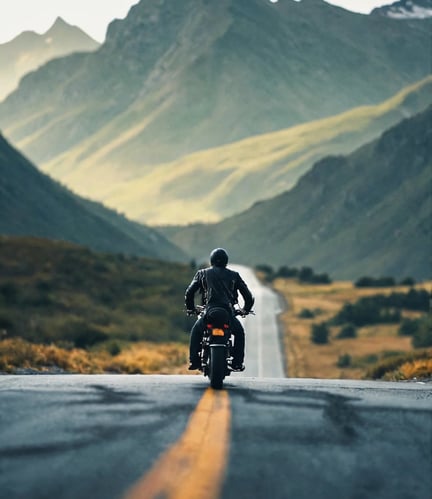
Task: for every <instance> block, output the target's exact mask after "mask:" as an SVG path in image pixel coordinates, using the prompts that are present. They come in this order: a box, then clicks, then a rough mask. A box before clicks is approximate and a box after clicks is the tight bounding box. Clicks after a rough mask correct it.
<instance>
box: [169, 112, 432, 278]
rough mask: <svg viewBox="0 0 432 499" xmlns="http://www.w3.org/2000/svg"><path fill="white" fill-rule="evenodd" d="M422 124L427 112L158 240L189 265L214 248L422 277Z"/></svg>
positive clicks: (425, 254)
mask: <svg viewBox="0 0 432 499" xmlns="http://www.w3.org/2000/svg"><path fill="white" fill-rule="evenodd" d="M431 123H432V106H430V107H429V108H428V109H427V110H426V111H424V112H423V113H420V114H418V115H415V116H414V117H412V118H408V119H405V120H403V121H402V122H401V123H399V124H397V125H396V126H394V127H392V128H390V129H389V130H387V131H386V132H385V133H383V134H382V136H381V137H380V138H379V139H377V140H375V141H373V142H371V143H369V144H366V145H364V146H362V147H361V148H360V149H357V150H356V151H355V152H354V153H352V154H350V155H348V156H330V157H326V158H324V159H322V160H320V161H318V162H317V163H316V164H315V165H314V167H313V168H312V169H311V170H310V171H308V172H307V173H306V174H305V175H303V176H302V177H301V179H300V180H299V181H298V183H297V184H296V186H295V187H294V188H293V189H291V190H290V191H288V192H285V193H282V194H280V195H279V196H276V197H275V198H272V199H270V200H268V201H263V202H261V203H256V204H255V205H254V206H253V207H252V208H250V209H249V210H246V211H244V212H243V213H241V214H239V215H236V216H233V217H231V218H228V219H225V220H223V221H222V222H220V223H217V224H209V225H193V226H190V227H183V228H170V229H168V230H165V234H166V235H168V236H170V237H171V239H172V241H174V242H175V243H176V244H178V245H179V246H181V247H182V248H183V249H184V250H185V251H188V252H189V254H190V255H191V257H192V256H193V257H195V258H200V257H202V256H204V255H206V253H207V252H208V251H209V249H211V248H213V247H216V246H223V247H226V248H227V249H228V251H229V252H230V254H231V256H232V259H233V261H236V262H243V263H248V264H257V263H268V264H271V265H273V266H277V265H289V266H295V267H300V266H302V265H307V266H312V267H313V268H316V269H319V270H320V271H325V272H329V273H330V274H331V275H332V276H334V277H337V278H344V279H345V278H348V279H357V278H358V277H360V276H363V275H372V276H381V275H391V276H394V277H401V278H402V277H404V276H409V275H411V276H413V277H416V278H421V279H430V271H431V267H430V252H431V237H432V233H431V224H430V221H431V219H432V212H431V211H432V206H431V182H432V148H431V141H432V127H431Z"/></svg>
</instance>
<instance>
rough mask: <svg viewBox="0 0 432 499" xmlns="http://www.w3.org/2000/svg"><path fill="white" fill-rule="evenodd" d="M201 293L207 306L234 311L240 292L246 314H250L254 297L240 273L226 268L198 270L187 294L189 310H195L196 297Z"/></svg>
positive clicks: (186, 300) (186, 299) (187, 307)
mask: <svg viewBox="0 0 432 499" xmlns="http://www.w3.org/2000/svg"><path fill="white" fill-rule="evenodd" d="M197 291H200V293H201V294H202V297H203V304H204V305H207V306H224V307H227V308H229V309H230V310H232V309H233V307H234V305H235V304H236V303H238V292H240V294H241V295H242V296H243V299H244V302H245V303H244V307H243V309H244V310H245V312H250V310H251V309H252V306H253V304H254V297H253V295H252V293H251V292H250V290H249V288H248V287H247V285H246V283H245V282H244V281H243V279H242V278H241V277H240V274H239V273H238V272H234V271H233V270H230V269H227V268H226V267H209V268H207V269H202V270H198V272H197V273H196V274H195V276H194V278H193V279H192V282H191V283H190V284H189V286H188V288H187V289H186V293H185V302H186V309H187V310H194V308H195V303H194V296H195V293H196V292H197Z"/></svg>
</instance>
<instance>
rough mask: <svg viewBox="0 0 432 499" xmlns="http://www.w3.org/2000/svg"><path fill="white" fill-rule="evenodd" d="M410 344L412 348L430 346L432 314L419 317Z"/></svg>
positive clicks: (431, 339) (431, 343) (431, 340)
mask: <svg viewBox="0 0 432 499" xmlns="http://www.w3.org/2000/svg"><path fill="white" fill-rule="evenodd" d="M412 344H413V347H414V348H424V347H430V346H432V314H428V315H427V316H426V317H423V318H422V319H420V321H419V326H418V329H417V331H416V332H415V333H414V335H413V338H412Z"/></svg>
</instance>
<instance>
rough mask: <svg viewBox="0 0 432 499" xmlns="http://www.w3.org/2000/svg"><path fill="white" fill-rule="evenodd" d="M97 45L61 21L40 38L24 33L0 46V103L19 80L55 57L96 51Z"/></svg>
mask: <svg viewBox="0 0 432 499" xmlns="http://www.w3.org/2000/svg"><path fill="white" fill-rule="evenodd" d="M98 47H99V43H98V42H96V41H95V40H93V38H91V37H90V36H88V35H87V34H86V33H84V31H82V30H81V29H79V28H78V27H76V26H71V25H69V24H68V23H66V22H65V21H64V20H63V19H61V18H60V17H59V18H57V19H56V21H55V23H54V24H53V25H52V26H51V28H50V29H49V30H48V31H46V33H43V34H41V35H39V34H37V33H34V32H33V31H25V32H24V33H21V34H20V35H18V36H17V37H16V38H14V39H13V40H11V41H10V42H7V43H3V44H0V73H1V75H2V77H1V80H0V101H1V100H3V99H4V98H5V97H6V96H7V95H8V94H10V93H11V92H12V91H13V90H15V89H16V88H17V87H18V83H19V80H20V79H21V78H22V77H23V76H24V75H25V74H27V73H29V72H31V71H34V70H35V69H37V68H39V67H40V66H42V65H43V64H44V63H46V62H47V61H49V60H51V59H54V58H55V57H60V56H65V55H68V54H71V53H73V52H90V51H93V50H96V49H97V48H98Z"/></svg>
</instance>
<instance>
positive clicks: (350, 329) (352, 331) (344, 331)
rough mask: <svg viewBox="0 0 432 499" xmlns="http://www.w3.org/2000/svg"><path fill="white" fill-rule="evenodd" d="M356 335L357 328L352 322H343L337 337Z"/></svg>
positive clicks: (352, 336) (354, 336)
mask: <svg viewBox="0 0 432 499" xmlns="http://www.w3.org/2000/svg"><path fill="white" fill-rule="evenodd" d="M356 337H357V329H356V328H355V326H353V325H352V324H345V326H343V327H342V328H341V330H340V331H339V334H338V335H337V338H340V339H344V338H356Z"/></svg>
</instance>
